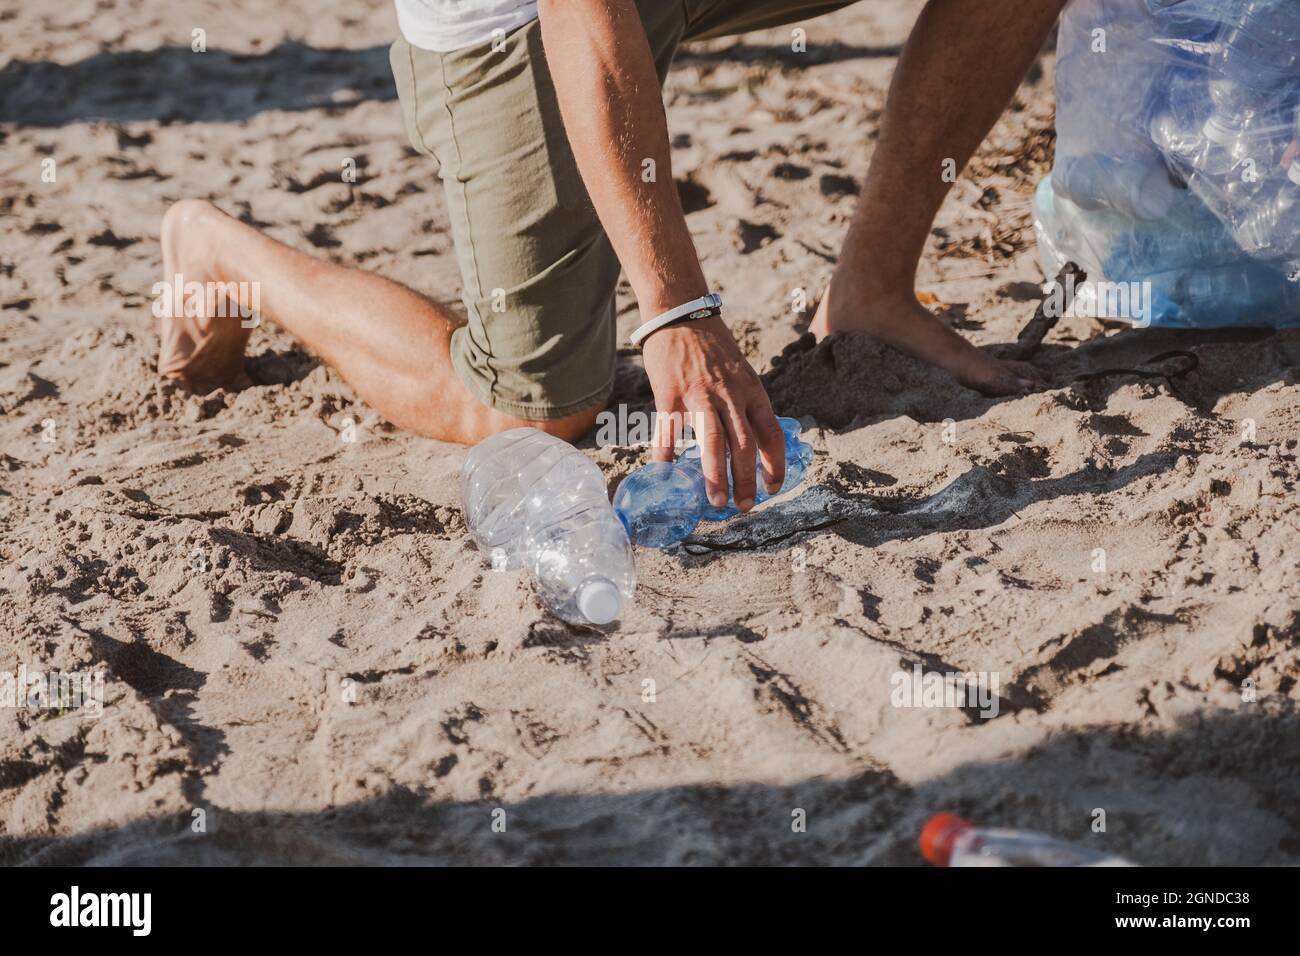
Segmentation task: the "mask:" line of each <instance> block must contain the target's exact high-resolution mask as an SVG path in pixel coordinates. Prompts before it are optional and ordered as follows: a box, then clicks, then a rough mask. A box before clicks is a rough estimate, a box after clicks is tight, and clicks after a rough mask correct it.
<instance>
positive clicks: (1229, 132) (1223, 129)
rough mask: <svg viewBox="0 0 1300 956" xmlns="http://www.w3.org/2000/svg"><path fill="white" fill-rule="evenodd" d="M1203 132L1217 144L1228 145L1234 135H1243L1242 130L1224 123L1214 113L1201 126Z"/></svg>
mask: <svg viewBox="0 0 1300 956" xmlns="http://www.w3.org/2000/svg"><path fill="white" fill-rule="evenodd" d="M1201 132H1202V133H1203V134H1204V135H1205V138H1206V139H1208V140H1209V141H1210V142H1211V143H1213V144H1214V145H1215V146H1227V145H1228V144H1229V143H1230V142H1232V140H1233V138H1234V137H1236V136H1239V135H1241V130H1239V129H1233V128H1232V127H1231V126H1226V125H1224V123H1223V121H1222V120H1221V119H1219V117H1218V116H1215V115H1213V114H1211V116H1210V118H1209V119H1207V120H1206V121H1205V125H1204V126H1202V127H1201Z"/></svg>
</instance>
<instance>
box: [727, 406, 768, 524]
mask: <svg viewBox="0 0 1300 956" xmlns="http://www.w3.org/2000/svg"><path fill="white" fill-rule="evenodd" d="M720 404H721V403H720ZM718 417H719V418H720V419H721V420H722V425H723V427H724V428H725V429H726V431H727V445H728V446H729V447H730V448H731V481H732V485H731V487H732V491H733V493H734V495H735V499H736V507H737V508H739V509H740V510H741V511H748V510H749V509H750V508H752V507H754V494H755V492H756V491H757V490H758V487H757V485H756V484H755V472H756V471H757V469H758V451H757V448H756V446H755V443H754V436H753V435H752V434H751V433H750V424H749V419H748V418H746V417H745V413H744V412H743V411H741V410H740V409H737V408H735V407H734V406H730V405H721V407H719V408H718Z"/></svg>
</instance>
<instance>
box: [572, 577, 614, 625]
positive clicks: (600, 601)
mask: <svg viewBox="0 0 1300 956" xmlns="http://www.w3.org/2000/svg"><path fill="white" fill-rule="evenodd" d="M578 610H579V611H581V612H582V616H583V617H585V618H586V619H587V620H588V621H590V622H591V623H592V624H608V623H609V622H610V621H612V620H614V618H616V617H618V612H619V611H621V610H623V595H621V594H619V593H618V588H616V587H615V586H614V582H613V581H611V580H609V578H593V579H592V580H590V581H588V582H587V583H585V584H584V585H583V586H582V587H581V588H579V589H578Z"/></svg>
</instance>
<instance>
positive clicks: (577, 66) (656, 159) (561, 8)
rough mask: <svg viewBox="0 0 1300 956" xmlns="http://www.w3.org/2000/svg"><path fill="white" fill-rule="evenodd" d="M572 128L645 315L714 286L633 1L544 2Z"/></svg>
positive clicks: (542, 12) (550, 48)
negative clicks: (675, 164)
mask: <svg viewBox="0 0 1300 956" xmlns="http://www.w3.org/2000/svg"><path fill="white" fill-rule="evenodd" d="M538 15H539V19H540V20H541V27H542V44H543V46H544V48H545V50H546V61H547V64H548V66H549V68H550V71H551V77H552V79H553V80H554V82H555V91H556V96H557V98H558V100H559V105H560V114H561V116H562V117H563V118H564V128H565V132H566V134H567V135H568V138H569V144H570V146H571V147H572V149H573V154H574V157H575V159H576V160H577V163H578V170H579V172H580V173H581V174H582V179H583V182H584V183H585V185H586V187H587V192H588V194H589V195H590V196H591V200H592V202H593V204H594V205H595V207H596V214H597V215H598V216H599V217H600V221H601V225H603V226H604V227H605V232H606V233H607V234H608V235H609V238H610V242H612V243H613V245H614V251H615V252H616V253H617V254H618V258H619V261H620V262H621V263H622V264H623V270H624V271H625V272H626V273H627V276H628V279H629V281H630V282H631V283H632V288H633V290H634V291H635V293H636V296H637V301H638V302H639V304H640V306H641V311H642V314H643V315H645V316H646V317H647V318H649V316H650V315H653V314H655V313H657V312H660V311H663V310H666V309H669V308H672V307H673V306H676V305H679V304H681V303H682V302H685V301H688V300H690V299H693V298H695V297H697V296H700V295H703V294H704V293H705V292H706V291H707V286H706V283H705V279H704V273H703V271H702V270H701V268H700V263H699V257H698V256H697V254H696V252H695V244H694V243H693V242H692V240H691V235H690V231H689V230H688V229H687V226H686V217H685V215H684V213H683V212H682V206H681V201H680V199H679V198H678V196H677V187H676V185H675V184H674V183H673V177H672V171H671V165H670V163H671V158H670V154H669V142H668V124H667V120H666V119H665V116H664V108H663V100H662V98H661V95H660V92H659V80H658V76H657V75H656V73H655V66H654V59H653V57H652V55H651V52H650V45H649V42H648V41H647V39H646V35H645V29H644V28H643V27H642V25H641V20H640V17H639V16H638V14H637V10H636V5H635V4H634V3H633V2H632V0H542V2H541V3H539V4H538Z"/></svg>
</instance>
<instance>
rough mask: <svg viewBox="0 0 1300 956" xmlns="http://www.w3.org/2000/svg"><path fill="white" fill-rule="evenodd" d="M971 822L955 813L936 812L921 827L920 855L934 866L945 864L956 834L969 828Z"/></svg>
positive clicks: (950, 853)
mask: <svg viewBox="0 0 1300 956" xmlns="http://www.w3.org/2000/svg"><path fill="white" fill-rule="evenodd" d="M970 828H971V822H970V821H969V820H963V819H962V818H961V817H959V816H957V815H956V814H955V813H936V814H935V815H934V816H932V817H931V818H930V819H929V820H928V821H927V822H926V824H925V826H923V827H922V828H921V839H920V840H919V841H918V842H919V843H920V844H921V855H922V856H923V857H925V858H926V859H927V860H929V861H930V862H931V863H933V864H934V865H935V866H947V865H948V859H949V857H951V856H952V844H953V841H954V840H956V839H957V837H958V835H959V834H961V833H963V832H965V831H966V830H969V829H970Z"/></svg>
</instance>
